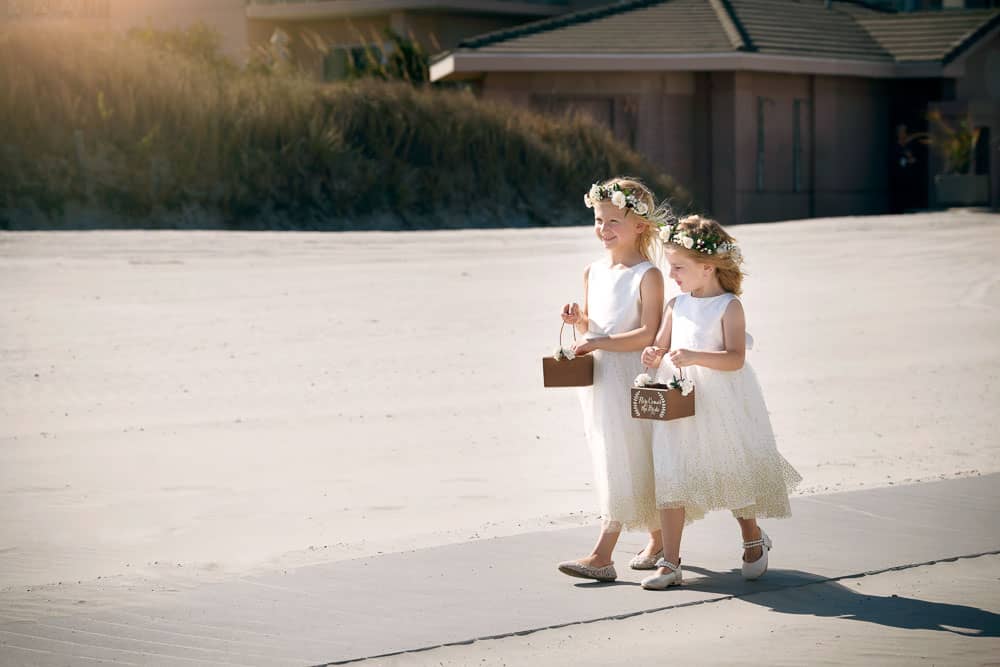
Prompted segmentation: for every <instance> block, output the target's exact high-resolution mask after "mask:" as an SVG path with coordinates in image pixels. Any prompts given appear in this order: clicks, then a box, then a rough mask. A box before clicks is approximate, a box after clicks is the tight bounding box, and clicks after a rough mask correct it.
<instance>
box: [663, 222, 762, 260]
mask: <svg viewBox="0 0 1000 667" xmlns="http://www.w3.org/2000/svg"><path fill="white" fill-rule="evenodd" d="M660 240H661V241H663V243H664V244H666V243H676V244H677V245H679V246H682V247H684V248H687V249H688V250H697V251H698V252H700V253H703V254H705V255H727V256H728V257H729V259H731V260H732V261H733V262H734V263H735V264H740V263H741V262H742V261H743V253H742V252H741V251H740V247H739V246H738V245H736V244H735V243H733V242H732V241H724V240H723V239H722V237H721V236H719V235H718V234H715V233H713V232H706V233H704V234H698V233H697V232H692V231H691V230H688V229H681V228H680V225H663V226H662V227H660Z"/></svg>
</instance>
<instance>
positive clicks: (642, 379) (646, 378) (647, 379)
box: [632, 373, 656, 387]
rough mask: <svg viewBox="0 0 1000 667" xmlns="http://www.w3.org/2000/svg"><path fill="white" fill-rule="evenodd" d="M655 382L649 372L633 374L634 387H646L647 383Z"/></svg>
mask: <svg viewBox="0 0 1000 667" xmlns="http://www.w3.org/2000/svg"><path fill="white" fill-rule="evenodd" d="M654 382H656V380H654V379H653V377H652V376H651V375H650V374H649V373H639V374H638V375H637V376H635V381H634V382H633V383H632V384H634V385H635V386H636V387H648V386H649V385H651V384H653V383H654Z"/></svg>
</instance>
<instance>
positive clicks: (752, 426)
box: [653, 364, 802, 523]
mask: <svg viewBox="0 0 1000 667" xmlns="http://www.w3.org/2000/svg"><path fill="white" fill-rule="evenodd" d="M665 366H666V367H665V368H663V369H661V372H659V373H658V374H657V375H658V376H659V377H661V378H662V377H668V376H669V375H670V373H671V370H672V369H669V364H666V365H665ZM684 371H685V373H686V374H687V375H688V377H690V378H691V379H693V380H694V384H695V411H696V413H695V415H694V416H693V417H687V418H684V419H677V420H674V421H668V422H654V424H653V467H654V470H655V477H656V505H657V507H662V508H679V507H683V508H684V509H685V510H686V516H685V520H686V522H688V523H690V522H692V521H695V520H697V519H700V518H702V517H704V516H705V514H706V513H707V512H710V511H712V510H717V509H727V510H732V512H733V514H734V515H735V516H736V517H738V518H746V519H750V518H758V517H787V516H790V515H791V509H790V507H789V503H788V494H789V493H790V492H791V491H792V490H793V489H794V488H795V486H796V485H797V484H798V483H799V482H801V481H802V477H801V476H799V474H798V473H797V472H796V471H795V469H794V468H792V466H791V465H790V464H789V463H788V461H786V460H785V458H784V457H783V456H782V455H781V454H780V453H779V452H778V449H777V446H776V444H775V439H774V431H773V429H772V427H771V420H770V418H769V417H768V413H767V406H766V405H765V403H764V395H763V392H762V391H761V388H760V384H759V383H758V381H757V376H756V374H755V373H754V371H753V369H752V368H751V367H750V365H749V364H746V365H744V366H743V368H742V369H740V370H737V371H716V370H712V369H708V368H704V367H701V366H691V367H687V368H685V369H684Z"/></svg>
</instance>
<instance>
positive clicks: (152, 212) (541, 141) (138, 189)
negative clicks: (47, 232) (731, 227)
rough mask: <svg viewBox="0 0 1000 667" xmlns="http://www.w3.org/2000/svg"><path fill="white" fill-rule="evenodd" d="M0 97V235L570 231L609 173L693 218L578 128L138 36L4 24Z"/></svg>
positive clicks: (639, 169) (652, 180)
mask: <svg viewBox="0 0 1000 667" xmlns="http://www.w3.org/2000/svg"><path fill="white" fill-rule="evenodd" d="M141 36H142V35H139V37H141ZM0 89H2V90H3V91H4V94H3V95H0V127H3V128H4V131H3V134H2V135H0V173H2V174H3V177H2V178H0V225H3V226H7V227H12V226H13V227H18V226H29V227H31V226H38V227H73V226H77V221H76V220H75V219H74V215H72V212H73V211H75V210H81V209H86V210H88V211H91V212H94V211H96V212H97V218H98V220H99V221H100V220H104V221H106V223H101V222H98V223H97V226H109V227H111V226H115V227H117V226H126V227H128V226H135V227H226V228H246V229H257V228H267V227H271V228H274V227H276V228H300V229H344V228H354V229H368V228H436V227H456V226H502V225H559V224H572V223H576V222H582V221H584V220H586V218H587V215H586V212H585V210H583V208H582V206H583V202H582V195H583V193H584V192H585V191H586V189H587V187H588V186H589V184H590V182H591V181H592V180H595V179H599V178H604V177H607V176H610V175H615V174H632V175H637V176H639V177H642V178H644V179H645V180H646V181H647V182H648V183H649V184H650V185H651V187H652V188H653V189H654V191H655V192H656V193H657V195H658V196H659V197H661V198H669V199H671V200H672V201H673V202H675V204H676V205H678V207H681V208H683V207H685V206H686V205H688V203H689V197H688V195H687V193H686V192H685V191H684V190H683V188H681V187H680V186H678V185H677V184H676V183H675V182H674V181H673V180H672V179H671V178H670V177H669V176H667V175H665V174H663V173H661V172H660V171H658V170H657V168H655V167H654V166H653V165H651V164H650V163H649V162H648V161H646V160H644V159H643V158H642V157H641V156H639V155H638V154H637V153H636V152H634V151H632V150H630V149H629V148H628V147H627V146H625V145H623V144H621V143H620V142H617V141H616V140H615V139H614V138H613V136H612V135H611V133H610V132H609V131H608V130H607V129H605V128H603V127H600V126H598V125H596V124H594V123H593V122H591V121H589V120H587V119H585V118H582V117H562V118H556V117H550V116H544V115H541V114H537V113H532V112H529V111H527V110H524V109H516V108H513V107H510V106H507V105H503V104H497V103H492V102H488V101H483V100H480V99H477V98H476V97H475V96H474V95H473V94H472V93H471V92H468V91H462V90H444V89H440V88H437V87H433V86H426V87H414V86H411V85H408V84H404V83H394V82H386V81H376V80H359V81H352V82H345V83H338V84H323V83H319V82H315V81H312V80H309V79H307V78H305V77H303V76H299V75H295V74H285V75H277V74H274V73H268V72H266V71H263V70H262V69H261V68H240V67H236V66H234V65H232V64H230V63H228V62H226V61H225V60H224V59H222V58H216V57H211V54H209V56H207V57H195V56H192V55H191V54H190V53H187V52H185V51H184V50H183V49H176V48H162V44H159V45H158V44H156V43H155V40H150V39H142V38H137V36H136V35H135V34H133V35H132V36H124V35H120V34H114V33H105V32H93V31H90V32H87V31H81V30H72V29H68V28H56V27H52V26H49V27H43V26H17V25H15V26H9V27H7V28H5V29H3V30H0ZM88 224H90V225H93V224H94V223H93V222H90V223H88Z"/></svg>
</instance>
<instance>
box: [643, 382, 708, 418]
mask: <svg viewBox="0 0 1000 667" xmlns="http://www.w3.org/2000/svg"><path fill="white" fill-rule="evenodd" d="M682 377H683V375H682ZM629 399H630V400H629V405H630V406H631V412H632V417H633V418H634V419H657V420H660V421H670V420H673V419H681V418H683V417H693V416H694V389H692V390H691V391H690V392H689V393H688V395H687V396H685V395H684V394H683V393H681V390H680V389H677V388H676V387H670V386H669V385H665V384H652V385H646V386H644V387H632V393H631V395H630V397H629Z"/></svg>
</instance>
